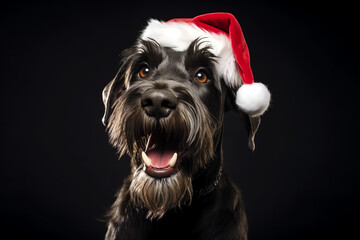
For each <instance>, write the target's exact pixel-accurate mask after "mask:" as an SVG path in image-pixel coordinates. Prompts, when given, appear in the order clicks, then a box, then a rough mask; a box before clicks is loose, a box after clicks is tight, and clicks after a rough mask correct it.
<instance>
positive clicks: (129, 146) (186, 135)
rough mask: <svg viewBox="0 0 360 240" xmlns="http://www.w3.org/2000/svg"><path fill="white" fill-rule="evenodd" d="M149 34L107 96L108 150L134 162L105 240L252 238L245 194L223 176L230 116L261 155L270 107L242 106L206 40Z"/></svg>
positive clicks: (129, 52) (127, 55)
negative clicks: (173, 41)
mask: <svg viewBox="0 0 360 240" xmlns="http://www.w3.org/2000/svg"><path fill="white" fill-rule="evenodd" d="M230 17H233V16H232V15H231V16H230ZM153 23H154V24H158V23H160V22H157V21H155V20H154V21H153ZM161 23H162V22H161ZM149 25H151V23H150V24H149ZM175 25H176V24H175ZM191 27H194V26H193V25H191ZM181 31H182V30H181ZM144 34H145V35H146V30H145V31H144V32H143V34H142V36H141V37H139V39H138V40H137V42H136V43H135V44H134V45H133V46H132V47H130V48H128V49H126V50H125V51H124V52H123V54H122V63H121V66H120V68H119V70H118V72H117V74H116V76H115V78H114V79H113V80H112V81H111V82H110V83H109V84H108V85H107V86H106V87H105V88H104V90H103V101H104V105H105V114H104V117H103V123H104V124H105V126H106V129H107V132H108V134H109V138H110V143H111V144H112V145H113V146H114V147H115V148H116V149H117V150H118V152H119V155H120V156H122V155H124V154H128V155H129V156H130V157H131V173H130V175H129V176H128V177H127V178H126V179H125V180H124V183H123V185H122V187H121V189H120V191H119V192H118V193H117V195H116V200H115V202H114V204H113V205H112V207H111V209H110V211H109V212H108V230H107V233H106V236H105V239H106V240H115V239H189V238H190V239H239V240H246V239H247V230H248V225H247V220H246V214H245V209H244V204H243V202H242V198H241V194H240V191H239V189H238V188H237V187H236V186H235V185H234V183H233V182H232V181H231V180H230V179H229V178H228V177H227V176H226V174H224V173H223V154H222V140H223V124H224V113H225V112H226V111H229V110H235V111H237V112H238V113H239V114H240V115H241V116H242V118H243V119H244V120H245V123H246V124H247V125H246V126H247V127H248V130H249V147H250V148H251V149H252V150H254V148H255V145H254V136H255V133H256V131H257V129H258V127H259V124H260V115H261V114H262V113H263V112H264V111H265V110H266V109H265V110H264V109H261V114H258V113H257V114H250V113H251V112H254V110H250V111H245V110H243V109H241V108H239V104H237V102H238V96H237V94H238V93H237V92H236V90H237V89H239V88H240V87H241V86H242V85H243V84H242V83H241V82H240V83H238V84H233V86H232V87H230V86H231V85H229V83H228V82H227V81H226V80H224V76H223V75H221V74H219V71H218V69H219V66H218V65H219V62H221V59H219V55H218V54H216V53H215V52H214V45H212V44H209V39H207V37H204V36H200V37H196V38H195V39H193V40H191V41H190V40H189V43H188V44H186V46H185V47H184V49H180V50H179V49H176V48H174V47H169V46H167V45H166V44H164V43H163V42H162V41H161V39H160V38H158V39H156V37H155V38H152V37H144ZM164 34H168V33H166V30H165V33H164ZM234 65H235V64H234ZM235 67H236V65H235ZM242 79H244V78H242ZM235 102H236V104H235ZM266 108H267V106H266Z"/></svg>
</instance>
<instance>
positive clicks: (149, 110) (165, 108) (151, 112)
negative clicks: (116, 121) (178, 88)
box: [141, 89, 177, 119]
mask: <svg viewBox="0 0 360 240" xmlns="http://www.w3.org/2000/svg"><path fill="white" fill-rule="evenodd" d="M176 105H177V99H176V97H175V95H174V94H173V93H172V92H170V91H169V90H166V89H150V90H147V91H146V92H145V93H144V94H143V95H142V97H141V107H142V108H143V109H144V110H145V112H146V114H147V115H148V116H150V117H154V118H156V119H159V118H162V117H167V116H169V114H170V113H171V111H172V110H174V109H175V108H176Z"/></svg>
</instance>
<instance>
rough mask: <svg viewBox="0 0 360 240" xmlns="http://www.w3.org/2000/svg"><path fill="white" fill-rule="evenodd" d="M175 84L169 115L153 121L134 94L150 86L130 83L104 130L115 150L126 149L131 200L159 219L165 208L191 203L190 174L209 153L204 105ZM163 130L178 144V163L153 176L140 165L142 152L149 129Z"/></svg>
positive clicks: (210, 141)
mask: <svg viewBox="0 0 360 240" xmlns="http://www.w3.org/2000/svg"><path fill="white" fill-rule="evenodd" d="M173 84H175V85H176V86H172V88H176V89H177V91H174V92H175V94H177V96H176V97H177V98H178V106H177V109H176V110H175V111H173V113H172V115H171V116H170V117H168V118H163V119H160V120H159V121H156V120H155V119H153V118H149V117H148V116H146V115H145V114H144V112H143V110H142V109H141V107H140V106H139V104H138V102H139V96H141V95H142V94H143V92H145V91H146V90H147V89H149V88H152V87H153V86H152V85H151V84H149V83H134V84H133V85H132V86H131V87H130V88H129V89H128V90H127V91H126V92H125V93H124V94H123V95H122V96H120V97H119V98H118V99H117V101H116V102H115V105H114V111H113V113H112V115H111V116H110V119H109V125H108V131H109V135H110V141H111V143H112V144H113V145H114V146H115V147H117V148H118V151H119V153H120V155H122V154H124V153H125V152H127V153H128V154H129V155H130V156H131V157H132V160H131V165H132V173H133V178H132V182H131V185H130V196H131V200H132V202H133V203H134V204H135V205H137V206H139V207H145V208H147V209H148V216H147V217H148V218H150V219H156V218H161V217H162V216H163V215H164V214H165V212H166V211H168V210H170V209H173V208H176V207H180V206H182V205H184V204H186V203H191V199H192V194H193V189H192V180H191V176H193V175H194V174H196V173H197V172H198V170H199V169H201V168H204V167H205V166H206V164H207V163H208V162H209V161H210V160H211V159H212V158H213V156H214V149H213V139H212V136H213V135H214V129H215V127H213V125H215V123H214V121H213V119H212V117H211V115H210V114H209V113H208V111H207V108H206V107H205V106H204V104H203V103H202V102H201V100H200V99H197V98H196V96H193V95H192V94H191V92H190V91H188V90H187V89H186V88H184V87H181V85H179V84H176V83H173ZM159 130H160V131H165V132H166V134H167V135H168V136H170V139H172V140H174V141H176V142H177V143H178V145H179V149H178V151H179V152H178V156H179V159H180V160H179V161H181V162H180V166H179V171H178V172H176V173H175V174H173V175H171V176H169V177H164V178H153V177H151V176H149V175H148V174H147V173H146V172H145V171H144V169H143V167H144V163H143V161H142V158H141V152H142V151H144V150H145V148H146V139H147V138H148V136H149V135H150V134H151V133H153V132H154V131H159Z"/></svg>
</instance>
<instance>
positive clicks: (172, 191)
mask: <svg viewBox="0 0 360 240" xmlns="http://www.w3.org/2000/svg"><path fill="white" fill-rule="evenodd" d="M192 194H193V190H192V183H191V178H190V177H188V176H185V175H184V173H182V172H177V173H176V174H174V175H172V176H170V177H167V178H160V179H157V178H153V177H150V176H149V175H147V174H146V173H145V172H144V170H143V169H142V167H141V166H140V167H139V168H137V169H136V170H135V172H134V173H133V179H132V181H131V185H130V198H131V200H132V201H133V203H135V204H136V205H137V206H144V207H146V208H147V209H148V214H147V218H150V219H159V218H161V217H162V216H163V215H164V214H165V213H166V211H168V210H169V209H173V208H176V207H179V208H180V207H181V205H183V204H190V203H191V199H192Z"/></svg>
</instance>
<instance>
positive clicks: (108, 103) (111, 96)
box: [102, 46, 137, 126]
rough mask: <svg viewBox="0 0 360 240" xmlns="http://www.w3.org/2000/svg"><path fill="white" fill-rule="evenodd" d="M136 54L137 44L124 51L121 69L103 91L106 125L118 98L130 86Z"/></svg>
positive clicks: (103, 119) (104, 120)
mask: <svg viewBox="0 0 360 240" xmlns="http://www.w3.org/2000/svg"><path fill="white" fill-rule="evenodd" d="M136 54H137V49H136V46H133V47H130V48H128V49H125V50H124V51H123V52H122V54H121V64H120V67H119V70H118V72H117V73H116V75H115V77H114V79H113V80H112V81H111V82H109V83H108V84H107V85H106V86H105V88H104V90H103V92H102V99H103V103H104V106H105V112H104V116H103V118H102V123H103V124H104V125H105V126H107V125H108V122H109V117H110V115H111V112H112V108H113V106H114V103H115V101H116V99H118V98H119V97H120V96H121V95H122V94H123V92H124V91H125V90H126V88H128V87H129V84H130V79H131V77H132V70H133V69H132V67H133V65H134V61H135V60H134V59H135V56H136Z"/></svg>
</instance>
